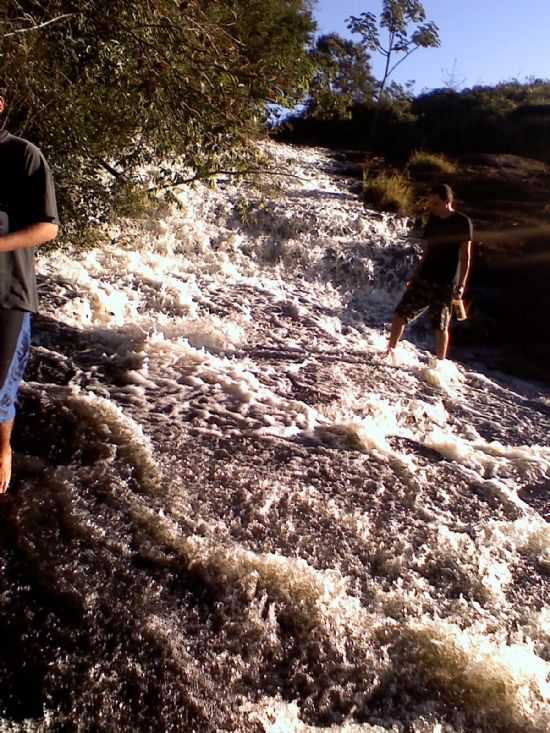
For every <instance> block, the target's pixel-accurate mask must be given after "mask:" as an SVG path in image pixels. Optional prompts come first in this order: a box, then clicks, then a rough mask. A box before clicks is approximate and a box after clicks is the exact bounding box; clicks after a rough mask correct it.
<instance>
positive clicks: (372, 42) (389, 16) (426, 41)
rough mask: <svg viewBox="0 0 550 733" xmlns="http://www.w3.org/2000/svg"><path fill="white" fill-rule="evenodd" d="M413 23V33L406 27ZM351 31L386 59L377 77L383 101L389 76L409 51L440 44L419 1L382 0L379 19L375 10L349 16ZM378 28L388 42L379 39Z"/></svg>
mask: <svg viewBox="0 0 550 733" xmlns="http://www.w3.org/2000/svg"><path fill="white" fill-rule="evenodd" d="M411 24H416V27H415V28H413V30H412V32H411V31H409V26H410V25H411ZM347 26H348V28H349V30H350V31H351V32H352V33H357V34H359V35H360V36H361V41H360V42H361V44H362V45H363V46H364V47H365V48H366V49H369V50H371V51H376V52H377V53H380V54H382V56H383V57H384V58H385V65H384V72H383V74H382V78H381V79H380V82H379V86H378V92H377V98H378V102H379V103H380V102H381V101H382V98H383V95H384V90H385V88H386V85H387V83H388V79H389V78H390V76H391V75H392V74H393V72H394V71H395V70H396V69H397V67H398V66H400V65H401V64H402V63H403V62H404V61H405V60H406V59H407V58H408V57H409V56H410V55H411V54H412V53H414V52H415V51H416V50H418V49H419V48H434V47H437V46H439V45H440V39H439V29H438V27H437V25H436V24H435V23H434V22H433V21H428V22H426V11H425V10H424V6H423V4H422V2H420V0H383V3H382V13H381V14H380V18H379V19H378V18H377V17H376V15H375V14H374V13H371V12H365V13H361V15H360V16H359V17H355V16H353V15H352V16H351V17H350V18H348V22H347ZM379 28H380V29H381V30H383V31H385V32H386V33H387V41H386V42H383V41H382V40H381V39H380V30H379Z"/></svg>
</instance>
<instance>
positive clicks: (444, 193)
mask: <svg viewBox="0 0 550 733" xmlns="http://www.w3.org/2000/svg"><path fill="white" fill-rule="evenodd" d="M430 193H431V194H435V195H436V196H439V198H440V199H441V200H442V201H445V202H446V203H448V204H452V203H453V201H454V197H455V195H454V192H453V189H452V188H451V187H450V186H449V184H447V183H438V184H437V186H432V187H431V189H430Z"/></svg>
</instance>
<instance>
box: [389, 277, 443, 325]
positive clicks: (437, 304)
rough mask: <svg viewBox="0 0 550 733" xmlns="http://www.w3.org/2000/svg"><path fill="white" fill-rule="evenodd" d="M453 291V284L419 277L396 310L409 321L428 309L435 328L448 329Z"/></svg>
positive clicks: (406, 321)
mask: <svg viewBox="0 0 550 733" xmlns="http://www.w3.org/2000/svg"><path fill="white" fill-rule="evenodd" d="M452 292H453V290H452V285H438V284H436V283H430V282H428V281H427V280H423V279H422V278H419V277H417V278H415V279H414V280H413V281H412V282H411V284H410V285H409V287H408V288H407V290H406V291H405V294H404V295H403V297H402V298H401V302H400V303H399V305H398V306H397V308H396V309H395V312H396V313H397V314H398V315H400V316H401V318H402V319H403V320H404V321H405V323H409V322H410V321H413V320H414V319H415V318H417V317H418V316H419V315H420V314H421V313H423V312H424V311H426V310H427V311H428V313H429V316H430V321H431V323H432V326H433V328H434V329H436V330H440V331H446V330H447V329H448V328H449V324H450V323H451V301H452Z"/></svg>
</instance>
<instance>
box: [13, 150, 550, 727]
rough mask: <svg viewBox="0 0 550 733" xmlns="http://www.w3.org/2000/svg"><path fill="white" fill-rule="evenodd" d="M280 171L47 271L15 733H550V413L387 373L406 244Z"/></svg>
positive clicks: (299, 174)
mask: <svg viewBox="0 0 550 733" xmlns="http://www.w3.org/2000/svg"><path fill="white" fill-rule="evenodd" d="M269 151H270V153H271V155H273V156H274V157H275V159H276V161H277V162H278V164H279V165H281V166H282V165H285V166H288V168H289V171H291V172H292V174H293V177H288V178H285V179H283V180H282V183H281V184H280V185H279V188H278V190H273V187H272V189H270V190H268V191H262V190H261V189H260V188H258V187H257V186H255V185H252V184H250V183H246V182H235V181H233V180H220V181H219V182H218V186H217V188H214V189H205V188H202V187H199V186H197V187H196V188H189V189H182V190H181V191H180V192H179V193H178V196H179V204H178V205H177V206H174V207H173V208H172V209H166V210H164V211H162V212H159V215H158V218H156V219H155V218H151V219H149V220H147V221H143V222H141V223H138V224H135V223H134V224H132V225H130V224H129V223H126V224H121V226H120V229H119V230H113V231H112V232H111V233H110V235H111V236H110V241H111V242H113V243H111V244H109V243H107V242H106V243H105V245H104V246H103V247H101V248H100V249H97V250H94V251H93V252H88V253H84V254H81V255H79V257H78V258H74V257H71V256H69V255H68V254H65V253H61V252H57V253H54V254H50V255H47V256H42V257H41V258H40V262H39V273H40V276H39V277H40V282H41V292H42V303H43V313H42V315H41V316H40V317H38V318H37V319H36V325H35V334H34V350H33V356H32V359H31V363H30V366H29V370H28V374H27V383H26V385H25V386H24V388H23V390H22V393H21V405H20V410H19V417H18V421H17V424H16V433H15V435H14V447H15V451H16V455H15V477H14V486H13V490H12V492H11V493H10V494H9V495H8V496H7V497H5V498H4V500H3V501H2V503H1V504H0V514H1V517H0V520H1V523H2V524H1V526H2V533H1V534H0V565H1V572H2V586H1V590H0V631H1V633H2V640H3V641H2V646H1V651H0V731H6V733H7V732H8V731H9V732H10V733H12V732H15V731H17V732H23V731H41V732H42V731H43V732H51V733H53V732H54V731H56V732H58V731H90V732H91V731H94V732H96V731H105V732H107V731H109V732H112V731H115V732H118V731H124V732H126V731H153V730H154V731H178V732H179V731H182V732H183V731H185V732H186V733H187V732H190V733H191V732H192V731H197V732H199V731H200V733H208V732H211V733H215V732H216V733H219V732H222V731H227V732H229V731H238V732H240V731H242V732H243V733H248V732H251V733H256V732H258V733H262V732H263V733H287V732H288V733H294V732H295V733H313V732H314V731H320V730H324V729H328V730H331V731H335V732H336V731H339V732H341V733H385V732H390V731H391V732H392V733H404V732H405V731H406V732H411V733H474V732H479V733H505V732H506V733H516V732H517V733H544V732H546V731H548V730H549V729H550V608H549V606H548V601H547V599H548V598H549V597H550V595H549V590H550V530H549V525H548V523H547V519H548V491H549V490H550V410H549V401H548V395H547V394H546V395H545V394H543V392H542V390H541V388H538V387H537V386H536V385H529V384H526V383H519V382H515V381H513V380H511V379H508V380H506V379H504V378H503V377H502V375H498V374H491V373H490V372H488V371H485V372H483V373H482V372H481V371H479V367H478V368H477V371H476V370H475V369H473V368H472V367H468V366H467V364H466V363H464V364H458V363H451V362H444V363H440V364H434V363H433V361H432V359H431V355H430V354H429V353H428V352H427V351H426V350H425V349H424V348H423V347H424V345H425V342H424V332H423V330H422V327H421V326H416V327H413V329H412V330H411V331H410V332H409V334H408V335H409V338H410V339H411V340H408V341H405V342H403V344H402V346H401V347H400V355H399V363H400V367H398V368H394V367H392V366H391V365H390V364H387V363H386V362H385V361H384V360H383V359H382V351H383V349H384V346H385V335H384V328H385V324H386V323H387V322H388V320H389V317H390V315H391V309H392V307H393V305H394V304H395V302H396V300H397V298H398V297H399V294H400V288H401V286H402V283H403V282H404V281H405V280H406V276H407V273H408V271H409V269H410V267H411V265H412V264H413V262H414V260H415V256H416V254H415V253H416V252H417V249H418V248H417V245H416V243H415V242H414V240H413V239H411V238H410V237H409V236H408V233H407V227H406V222H404V221H403V220H400V219H398V218H395V217H390V216H386V215H380V214H377V213H375V212H370V211H368V210H367V211H365V210H364V209H363V207H362V205H361V203H360V202H359V201H358V200H357V199H356V197H355V196H352V195H351V194H350V193H349V192H348V184H347V182H346V181H345V179H343V178H341V177H339V174H338V164H337V163H335V162H334V161H332V160H331V159H330V158H329V157H328V156H327V154H326V153H324V152H323V151H320V150H295V149H292V148H290V147H286V146H281V145H278V146H277V145H270V146H269ZM117 241H118V244H117Z"/></svg>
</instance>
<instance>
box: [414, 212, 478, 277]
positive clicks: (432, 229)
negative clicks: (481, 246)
mask: <svg viewBox="0 0 550 733" xmlns="http://www.w3.org/2000/svg"><path fill="white" fill-rule="evenodd" d="M473 236H474V234H473V226H472V222H471V220H470V219H469V218H468V217H467V216H465V215H464V214H460V213H459V212H458V211H454V212H453V213H452V214H451V215H450V216H448V217H447V218H441V217H439V216H434V215H433V214H430V218H429V219H428V222H427V224H426V227H425V229H424V239H425V240H426V248H427V249H426V257H425V260H424V263H423V264H422V266H421V268H420V270H419V272H418V276H419V277H421V278H423V279H424V280H427V281H428V282H432V283H437V284H442V285H443V284H444V285H451V284H452V282H453V280H454V278H455V275H456V271H457V267H458V261H459V255H460V245H461V244H462V243H463V242H469V241H472V239H473Z"/></svg>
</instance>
